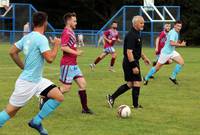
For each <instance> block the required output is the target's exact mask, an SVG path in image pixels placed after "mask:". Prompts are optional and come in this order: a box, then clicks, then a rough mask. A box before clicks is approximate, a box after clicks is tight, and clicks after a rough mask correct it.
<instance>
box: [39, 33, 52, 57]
mask: <svg viewBox="0 0 200 135" xmlns="http://www.w3.org/2000/svg"><path fill="white" fill-rule="evenodd" d="M39 50H40V52H41V53H43V52H46V51H49V50H50V47H49V41H48V39H47V38H46V37H43V38H41V39H40V43H39Z"/></svg>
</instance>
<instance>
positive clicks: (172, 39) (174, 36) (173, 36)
mask: <svg viewBox="0 0 200 135" xmlns="http://www.w3.org/2000/svg"><path fill="white" fill-rule="evenodd" d="M169 40H170V45H171V46H186V42H185V41H183V42H181V43H180V42H177V34H176V33H171V34H170V35H169Z"/></svg>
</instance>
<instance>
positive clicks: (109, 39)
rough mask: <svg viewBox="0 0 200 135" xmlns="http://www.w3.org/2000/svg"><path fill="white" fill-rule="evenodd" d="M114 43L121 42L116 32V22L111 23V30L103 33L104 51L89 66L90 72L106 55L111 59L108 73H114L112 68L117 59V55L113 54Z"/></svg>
mask: <svg viewBox="0 0 200 135" xmlns="http://www.w3.org/2000/svg"><path fill="white" fill-rule="evenodd" d="M116 41H118V42H121V40H120V38H119V32H118V31H117V22H116V21H113V22H112V25H111V28H110V29H109V30H107V31H105V32H104V51H103V53H101V54H100V55H99V56H98V57H97V58H96V60H95V61H94V63H93V64H90V65H89V66H90V68H91V69H92V70H93V69H94V68H95V66H96V64H97V63H99V62H100V61H101V60H102V59H103V58H105V56H107V55H108V54H111V56H112V59H111V61H110V68H109V71H111V72H115V70H114V68H113V66H114V64H115V59H116V57H117V54H116V52H115V49H114V47H113V45H114V44H115V42H116Z"/></svg>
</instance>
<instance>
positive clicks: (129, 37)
mask: <svg viewBox="0 0 200 135" xmlns="http://www.w3.org/2000/svg"><path fill="white" fill-rule="evenodd" d="M134 46H136V37H135V36H134V34H128V35H127V49H130V50H133V48H134Z"/></svg>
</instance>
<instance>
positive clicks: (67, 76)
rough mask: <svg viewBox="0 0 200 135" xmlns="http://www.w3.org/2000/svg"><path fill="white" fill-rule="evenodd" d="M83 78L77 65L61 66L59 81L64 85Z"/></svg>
mask: <svg viewBox="0 0 200 135" xmlns="http://www.w3.org/2000/svg"><path fill="white" fill-rule="evenodd" d="M80 77H83V74H82V72H81V70H80V68H79V67H78V65H61V67H60V81H61V82H62V83H64V84H72V81H73V80H75V79H77V78H80Z"/></svg>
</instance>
